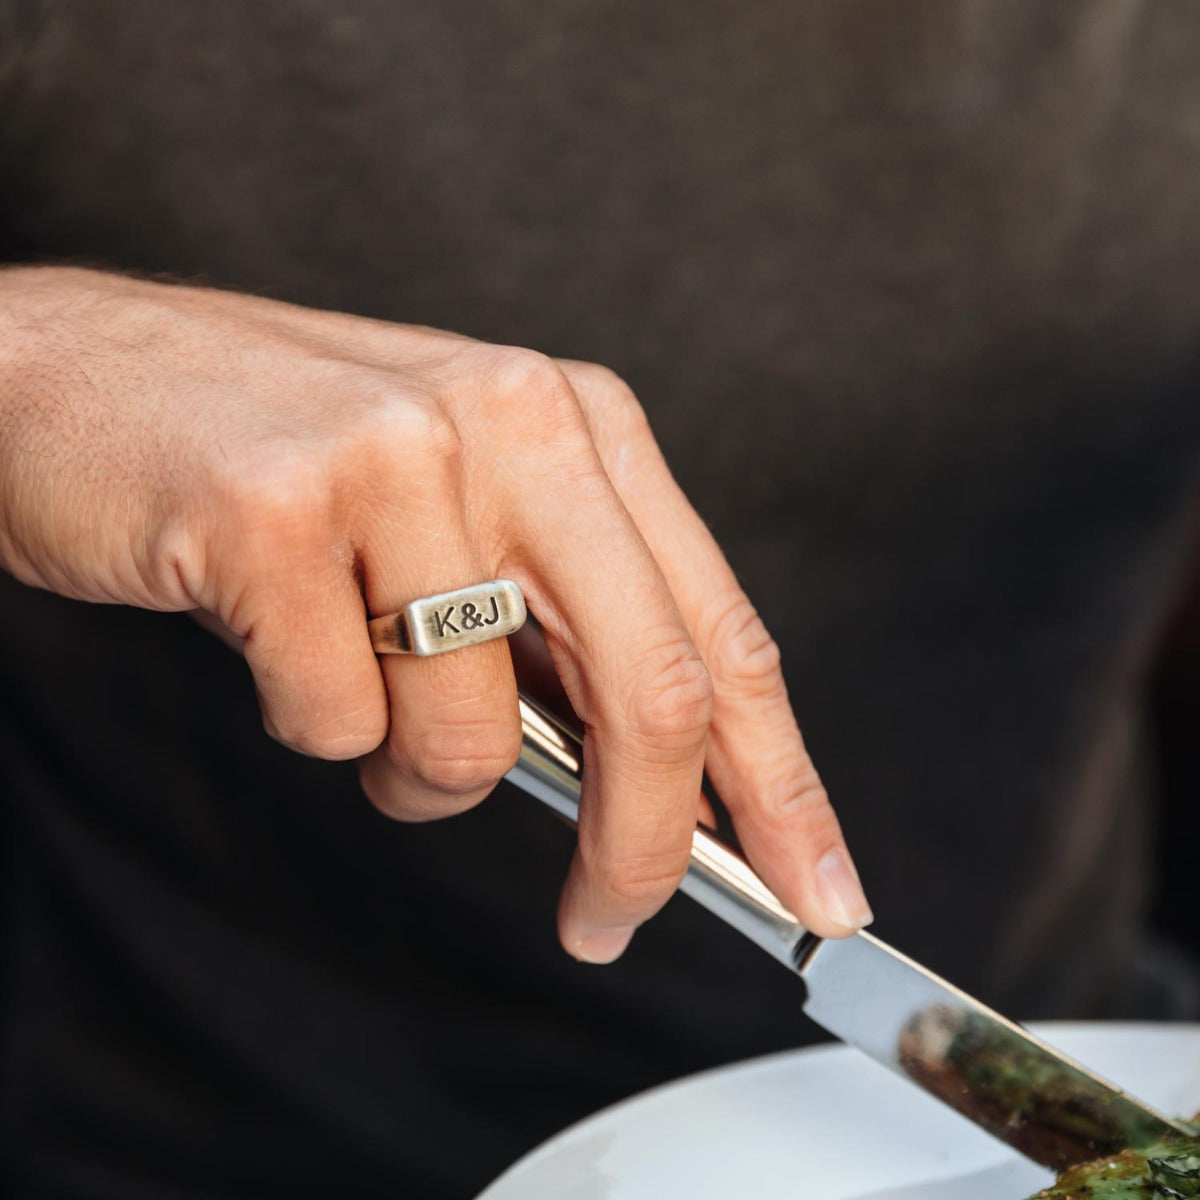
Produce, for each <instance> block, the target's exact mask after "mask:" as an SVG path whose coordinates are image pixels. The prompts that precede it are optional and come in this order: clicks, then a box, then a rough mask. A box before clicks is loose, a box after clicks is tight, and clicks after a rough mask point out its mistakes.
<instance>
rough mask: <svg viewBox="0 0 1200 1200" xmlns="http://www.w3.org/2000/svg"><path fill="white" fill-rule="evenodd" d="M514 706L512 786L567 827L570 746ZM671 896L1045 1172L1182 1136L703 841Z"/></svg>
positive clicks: (821, 1019)
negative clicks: (822, 929)
mask: <svg viewBox="0 0 1200 1200" xmlns="http://www.w3.org/2000/svg"><path fill="white" fill-rule="evenodd" d="M520 704H521V720H522V725H523V727H524V744H523V747H522V751H521V759H520V762H519V763H518V764H517V766H516V767H514V768H513V770H512V771H511V772H510V773H509V776H508V778H509V779H510V780H511V781H512V782H513V783H515V784H516V785H517V786H518V787H520V788H522V789H524V790H525V791H527V792H529V793H530V794H532V795H533V796H535V797H537V798H538V799H539V800H541V801H543V803H545V804H547V805H548V806H549V807H551V808H552V809H554V810H555V811H556V812H558V813H559V814H561V815H562V816H564V817H566V818H567V819H568V820H570V821H572V822H574V821H575V820H576V818H577V816H578V810H579V789H580V781H581V778H582V772H583V754H582V744H581V740H580V735H579V734H578V732H577V731H575V730H574V729H572V728H571V727H570V726H569V725H567V724H566V723H564V722H563V721H562V720H560V719H559V718H557V717H555V716H552V715H551V714H549V713H548V712H547V711H546V710H545V709H543V708H541V707H540V706H539V705H537V704H536V703H535V702H534V701H532V700H530V699H529V698H528V697H526V696H522V697H521V702H520ZM680 890H681V891H683V892H685V893H686V894H687V895H689V896H691V897H692V899H694V900H696V901H697V902H698V903H700V904H701V905H703V906H704V907H705V908H707V909H708V910H709V911H710V912H712V913H714V914H715V915H716V916H718V917H720V918H721V919H722V920H724V921H726V922H727V923H728V924H730V925H732V926H733V927H734V928H735V929H737V930H738V931H739V932H741V933H742V934H744V935H745V936H746V937H748V938H750V940H751V941H753V942H754V943H755V944H756V945H758V946H759V947H761V948H762V949H763V950H765V951H766V952H767V953H768V954H770V955H772V957H774V958H775V959H776V960H777V961H779V962H780V963H782V964H783V965H784V966H785V967H787V968H788V969H789V970H791V971H793V972H794V973H795V974H796V975H797V976H798V977H799V979H800V980H801V981H802V982H803V984H804V992H805V999H804V1001H803V1004H802V1007H803V1009H804V1011H805V1013H807V1015H808V1016H809V1017H811V1018H812V1019H813V1020H814V1021H816V1022H817V1023H818V1024H819V1025H821V1026H823V1027H824V1028H825V1029H827V1030H828V1031H829V1032H830V1033H832V1034H833V1035H834V1036H835V1037H838V1038H840V1039H841V1040H842V1041H844V1042H848V1043H850V1044H851V1045H853V1046H857V1047H858V1048H859V1049H860V1050H862V1051H864V1052H865V1053H866V1054H869V1055H870V1056H871V1057H872V1058H874V1059H875V1060H876V1061H878V1062H880V1063H882V1064H883V1065H885V1066H887V1067H889V1068H891V1069H892V1070H893V1071H895V1072H897V1073H898V1074H900V1075H901V1076H903V1077H904V1078H905V1079H907V1080H909V1081H910V1082H912V1083H914V1084H916V1085H917V1086H919V1087H922V1088H924V1089H925V1090H926V1091H927V1092H930V1093H931V1094H933V1095H934V1096H936V1097H937V1098H938V1099H939V1100H942V1101H943V1102H944V1103H946V1104H948V1105H950V1106H951V1107H952V1108H954V1109H955V1110H956V1111H957V1112H959V1113H961V1114H962V1115H963V1116H965V1117H966V1118H967V1119H969V1120H970V1121H972V1122H974V1123H975V1124H976V1125H979V1126H981V1127H982V1128H984V1129H986V1130H987V1131H988V1132H989V1133H991V1134H993V1135H994V1136H995V1137H997V1138H999V1139H1000V1140H1001V1141H1003V1142H1006V1143H1007V1144H1008V1145H1010V1146H1012V1147H1013V1148H1014V1149H1016V1150H1018V1151H1020V1153H1022V1154H1024V1155H1025V1156H1026V1157H1028V1158H1031V1159H1033V1160H1034V1161H1035V1162H1038V1163H1041V1164H1042V1165H1043V1166H1047V1167H1051V1168H1053V1169H1054V1170H1061V1169H1062V1168H1063V1167H1065V1166H1068V1165H1070V1164H1072V1163H1076V1162H1084V1161H1086V1160H1088V1159H1091V1158H1098V1157H1101V1156H1103V1155H1107V1154H1112V1153H1115V1152H1117V1151H1119V1150H1121V1149H1123V1148H1124V1147H1126V1146H1131V1145H1132V1146H1140V1145H1149V1144H1152V1143H1155V1142H1160V1141H1164V1140H1169V1139H1171V1138H1174V1137H1185V1136H1189V1131H1188V1130H1187V1129H1186V1128H1185V1127H1184V1126H1183V1125H1182V1124H1180V1123H1177V1122H1175V1121H1172V1120H1168V1119H1167V1118H1165V1117H1163V1116H1161V1115H1160V1114H1159V1113H1156V1112H1155V1111H1154V1110H1153V1109H1151V1108H1150V1107H1148V1106H1147V1105H1145V1104H1143V1103H1141V1101H1139V1100H1136V1099H1134V1098H1133V1097H1132V1096H1129V1095H1128V1094H1126V1093H1124V1092H1122V1091H1121V1090H1120V1089H1119V1088H1117V1087H1115V1086H1113V1085H1112V1084H1110V1083H1107V1082H1106V1081H1105V1080H1103V1079H1101V1078H1100V1077H1099V1076H1097V1075H1094V1074H1093V1073H1092V1072H1090V1071H1088V1070H1087V1068H1085V1067H1083V1066H1081V1065H1080V1064H1078V1063H1076V1062H1074V1061H1072V1060H1071V1059H1069V1058H1067V1057H1066V1056H1064V1055H1062V1054H1060V1053H1059V1052H1058V1051H1057V1050H1055V1049H1054V1048H1053V1047H1051V1046H1049V1045H1048V1044H1046V1043H1045V1042H1043V1041H1041V1040H1040V1039H1038V1038H1036V1037H1034V1036H1033V1035H1032V1034H1030V1033H1029V1032H1028V1031H1027V1030H1025V1029H1023V1028H1021V1026H1019V1025H1017V1024H1015V1023H1014V1022H1012V1021H1009V1020H1008V1019H1006V1018H1005V1017H1002V1016H1001V1015H1000V1014H999V1013H997V1012H994V1011H993V1010H992V1009H990V1008H988V1007H987V1006H986V1005H983V1004H981V1003H980V1002H979V1001H977V1000H974V999H973V998H972V997H970V996H968V995H967V994H966V993H965V992H963V991H960V990H959V989H958V988H956V987H954V986H953V985H951V984H949V983H947V982H946V981H945V980H944V979H941V978H939V977H938V976H937V975H935V974H934V973H933V972H931V971H929V970H927V969H926V968H925V967H923V966H921V965H920V964H919V963H917V962H914V961H913V960H912V959H910V958H908V957H906V956H905V955H903V954H901V953H900V952H899V951H897V950H894V949H892V947H890V946H888V945H886V944H885V943H884V942H881V941H880V940H879V939H878V938H876V937H873V936H872V935H871V934H868V933H858V934H854V935H853V936H851V937H848V938H843V939H838V940H832V939H830V940H823V939H821V938H817V937H814V936H813V935H812V934H810V933H809V932H808V931H807V930H806V929H805V928H804V926H803V925H801V924H800V922H799V921H797V920H796V918H795V917H794V916H793V915H792V914H791V913H790V912H788V910H787V909H786V908H785V907H784V906H783V905H782V904H781V903H780V902H779V900H778V899H777V898H776V897H775V896H774V894H773V893H772V892H771V891H770V889H769V888H768V887H767V886H766V884H764V883H763V882H762V880H760V879H759V878H758V876H757V875H755V874H754V872H753V870H752V869H751V868H750V866H749V865H748V864H747V863H746V861H745V860H744V859H742V858H741V857H740V856H739V855H737V854H735V853H734V852H733V851H732V850H730V849H729V848H728V847H727V846H724V845H723V844H722V843H721V842H719V841H717V840H716V839H715V838H714V837H712V836H711V835H710V834H709V833H708V832H707V831H705V830H702V829H698V830H697V831H696V834H695V836H694V838H693V842H692V858H691V863H690V865H689V867H688V872H687V876H686V877H685V879H684V881H683V883H682V884H681V886H680Z"/></svg>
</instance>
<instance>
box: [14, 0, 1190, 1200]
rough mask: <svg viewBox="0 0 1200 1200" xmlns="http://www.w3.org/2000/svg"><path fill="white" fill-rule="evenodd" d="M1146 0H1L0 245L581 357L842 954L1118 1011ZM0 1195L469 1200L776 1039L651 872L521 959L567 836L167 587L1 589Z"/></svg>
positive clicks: (739, 949) (1164, 219)
mask: <svg viewBox="0 0 1200 1200" xmlns="http://www.w3.org/2000/svg"><path fill="white" fill-rule="evenodd" d="M1198 60H1200V14H1198V13H1197V12H1196V10H1195V9H1194V7H1193V6H1191V5H1188V4H1182V3H1180V4H1174V3H1164V4H1159V5H1154V6H1136V5H1117V4H1110V5H1094V4H1091V3H1059V4H1055V5H1043V4H1024V3H986V2H981V3H973V4H969V5H965V4H959V3H929V4H923V5H920V6H917V5H895V4H891V3H887V2H885V0H879V2H877V3H853V4H847V3H840V2H839V3H818V4H808V5H794V4H788V3H781V2H776V0H750V2H746V0H740V2H737V3H734V2H730V0H687V2H686V3H685V2H682V0H680V2H669V3H661V4H652V5H651V4H645V3H642V2H639V0H618V2H601V0H579V2H576V3H571V4H563V3H557V4H555V3H547V2H544V0H507V2H505V3H494V4H489V5H477V4H471V3H465V2H464V0H444V2H443V3H439V4H437V5H417V4H405V3H385V2H383V0H337V2H334V0H328V2H327V0H305V2H304V3H294V4H282V3H267V2H260V3H256V4H235V3H219V4H204V5H165V4H159V3H152V2H150V0H121V2H120V3H110V4H97V3H84V2H82V0H76V2H71V0H57V2H52V0H45V2H38V0H20V2H18V0H0V247H2V248H3V251H4V253H5V255H6V257H7V258H8V259H9V260H11V261H41V260H46V259H59V258H67V259H70V260H73V261H85V262H90V263H94V264H99V265H105V266H111V267H113V268H117V269H126V270H138V271H149V272H164V273H170V274H171V275H174V276H177V277H184V278H188V279H200V280H207V281H211V282H214V283H218V284H221V285H225V286H231V287H237V288H243V289H247V290H253V291H258V292H262V293H266V294H270V295H273V296H277V297H281V298H284V299H289V300H294V301H297V302H300V303H305V304H313V305H320V306H324V307H334V308H342V309H347V310H350V311H354V312H359V313H364V314H369V315H372V316H377V317H384V318H389V319H394V320H401V321H416V322H420V323H423V324H428V325H434V326H445V327H449V328H454V329H459V330H462V331H464V332H467V333H470V334H472V335H474V336H477V337H482V338H488V339H492V340H497V341H503V342H510V343H516V344H521V345H527V346H532V347H535V348H537V349H540V350H543V351H546V352H548V353H552V354H557V355H564V356H570V357H574V358H585V359H592V360H596V361H599V362H603V363H605V364H607V365H609V366H611V367H613V368H615V369H616V370H617V371H619V372H620V373H621V374H622V375H624V376H625V378H626V379H628V381H629V382H630V383H631V384H632V385H633V387H634V389H635V390H636V391H637V393H638V394H639V397H640V398H641V400H642V402H643V403H644V405H645V407H646V408H647V411H648V412H649V414H650V417H651V420H652V423H653V425H654V427H655V430H656V432H657V434H658V436H659V438H660V440H661V442H662V444H663V446H664V449H665V451H666V454H667V457H668V459H669V461H670V462H671V464H672V466H673V468H674V469H675V471H676V473H677V474H678V476H679V477H680V479H681V482H682V483H683V485H684V487H685V489H686V490H687V491H688V493H689V494H690V495H691V496H692V498H693V500H694V502H695V503H696V505H697V507H698V508H699V509H700V511H701V513H702V514H703V515H704V516H705V518H706V519H707V520H708V521H709V522H710V523H711V525H712V527H713V528H714V530H715V532H716V534H717V536H718V539H719V540H720V542H721V543H722V545H723V546H724V547H725V548H726V550H727V552H728V554H729V557H730V559H731V561H732V562H733V564H734V566H735V568H736V569H737V570H738V572H739V574H740V575H741V577H742V578H743V580H744V581H745V584H746V587H747V590H748V591H749V593H750V595H751V597H752V598H753V599H754V600H755V601H756V603H757V604H758V606H759V608H760V609H761V611H762V612H763V614H764V617H765V618H766V620H767V623H768V625H769V626H770V627H771V629H772V630H773V632H774V633H775V635H776V637H777V639H778V640H779V642H780V643H781V645H782V646H783V649H784V654H785V669H786V674H787V677H788V680H789V685H790V688H791V692H792V696H793V699H794V703H795V706H796V709H797V713H798V715H799V717H800V721H801V724H802V727H803V728H804V729H805V732H806V736H807V739H808V742H809V745H810V748H811V749H812V751H813V755H814V758H815V760H816V762H817V764H818V766H819V767H820V768H821V770H822V774H823V776H824V778H825V780H826V782H827V784H828V785H829V788H830V791H831V794H832V796H833V799H834V802H835V804H836V806H837V807H838V811H839V813H840V815H841V817H842V819H843V822H844V824H845V826H846V829H847V833H848V837H849V841H850V844H851V846H852V848H853V849H854V850H855V852H856V856H857V858H858V861H859V864H860V867H861V869H862V873H863V876H864V880H865V882H866V885H867V888H868V892H869V894H870V896H871V899H872V901H873V904H874V907H875V911H876V913H877V914H878V918H879V921H878V929H879V931H880V932H881V933H882V934H883V935H884V936H885V937H887V938H888V939H889V940H891V941H893V942H895V943H896V944H898V945H900V946H901V947H902V948H904V949H906V950H908V951H909V952H911V953H914V954H916V955H917V956H919V957H921V958H923V959H926V960H927V961H928V962H929V963H930V965H932V966H934V967H935V968H937V969H939V970H941V971H942V972H943V973H945V974H947V975H949V976H950V977H951V978H953V979H954V980H955V981H957V982H959V983H961V984H962V985H964V986H966V987H968V988H970V989H972V990H975V991H978V992H980V993H982V994H983V995H984V996H985V997H986V998H988V999H990V1000H991V1001H993V1002H995V1003H997V1004H999V1005H1002V1006H1004V1007H1005V1008H1006V1009H1007V1010H1009V1011H1011V1012H1012V1013H1013V1014H1014V1015H1016V1016H1021V1017H1028V1016H1044V1015H1063V1016H1085V1015H1103V1014H1105V1013H1114V1012H1117V1011H1119V1009H1120V1005H1121V991H1120V981H1121V979H1122V977H1123V975H1124V972H1125V971H1126V969H1127V966H1128V963H1129V960H1130V956H1131V954H1132V951H1133V946H1134V941H1135V938H1136V935H1137V932H1138V929H1139V926H1140V922H1141V920H1142V916H1143V909H1144V904H1145V898H1144V890H1145V857H1146V855H1145V832H1144V831H1145V823H1146V820H1147V818H1148V815H1149V813H1150V811H1151V802H1152V797H1151V796H1150V795H1149V794H1148V792H1147V789H1146V787H1145V783H1144V780H1143V779H1142V778H1141V777H1140V775H1139V772H1138V769H1137V763H1138V755H1137V747H1138V744H1139V724H1140V696H1141V692H1140V689H1141V682H1142V673H1143V668H1144V664H1145V661H1146V658H1147V655H1148V653H1149V651H1150V648H1151V646H1152V643H1153V637H1154V632H1155V630H1156V628H1157V627H1158V625H1159V623H1160V622H1161V620H1162V619H1163V617H1164V615H1165V613H1166V612H1167V611H1168V610H1169V607H1170V604H1171V601H1172V598H1173V596H1174V594H1175V590H1176V581H1177V577H1178V574H1179V570H1180V566H1181V559H1182V554H1183V549H1184V544H1185V533H1186V527H1187V513H1188V510H1189V503H1190V499H1191V497H1192V495H1193V493H1194V487H1195V472H1196V467H1197V461H1198V456H1200V404H1198V403H1197V399H1196V395H1195V387H1196V381H1197V369H1196V368H1197V357H1196V352H1197V349H1198V348H1200V303H1197V299H1196V280H1197V278H1200V221H1198V220H1197V213H1198V212H1200V169H1198V168H1200V73H1198V72H1197V71H1196V69H1195V64H1196V62H1197V61H1198ZM0 794H2V796H3V804H4V810H5V817H4V820H5V824H6V832H7V836H6V839H5V845H6V852H5V858H6V867H5V872H4V885H3V886H4V889H5V890H4V899H5V907H4V921H5V925H4V949H5V963H6V967H5V974H4V996H3V1013H2V1018H0V1019H2V1022H3V1024H2V1034H3V1054H4V1058H3V1080H2V1087H3V1121H4V1133H3V1137H4V1169H5V1172H6V1181H5V1182H6V1184H7V1187H8V1194H11V1195H14V1196H21V1197H35V1196H55V1197H63V1196H79V1197H85V1196H86V1197H96V1198H99V1197H110V1196H111V1197H118V1196H119V1197H134V1196H147V1197H159V1196H172V1197H217V1196H220V1197H243V1196H245V1197H249V1196H262V1195H273V1194H276V1193H278V1194H281V1195H282V1194H287V1195H289V1196H293V1197H295V1196H303V1195H321V1196H327V1195H332V1194H336V1195H339V1196H356V1195H363V1196H367V1195H372V1196H373V1195H378V1194H382V1193H383V1192H384V1191H385V1189H397V1190H398V1191H399V1192H400V1194H403V1195H412V1196H422V1197H425V1196H428V1197H442V1196H445V1197H462V1196H466V1195H470V1194H472V1192H473V1191H474V1190H476V1189H477V1188H479V1187H481V1186H482V1185H483V1184H484V1182H486V1181H487V1179H489V1178H490V1177H491V1176H492V1175H494V1174H495V1173H497V1172H498V1171H499V1170H500V1169H501V1168H502V1167H503V1166H505V1165H506V1164H507V1163H508V1162H509V1161H511V1160H512V1159H513V1158H514V1157H516V1156H517V1155H518V1154H519V1153H520V1152H521V1151H523V1150H524V1149H526V1148H527V1147H528V1146H530V1145H531V1144H533V1143H534V1142H536V1141H537V1140H539V1139H540V1138H542V1137H544V1136H546V1135H548V1134H549V1133H551V1132H553V1131H554V1130H556V1129H558V1128H560V1127H561V1126H563V1125H565V1124H566V1123H568V1122H570V1121H572V1120H574V1119H576V1118H577V1117H579V1116H581V1115H583V1114H584V1113H586V1112H589V1111H591V1110H593V1109H594V1108H596V1107H598V1106H600V1105H602V1104H604V1103H606V1102H608V1101H611V1100H614V1099H617V1098H619V1097H622V1096H625V1095H627V1094H629V1093H630V1092H632V1091H634V1090H636V1089H639V1088H641V1087H643V1086H646V1085H648V1084H650V1083H653V1082H656V1081H659V1080H662V1079H666V1078H670V1077H672V1076H675V1075H678V1074H681V1073H683V1072H686V1071H689V1070H693V1069H696V1068H699V1067H702V1066H706V1065H710V1064H714V1063H718V1062H722V1061H728V1060H731V1059H735V1058H740V1057H744V1056H747V1055H751V1054H756V1053H759V1052H763V1051H768V1050H772V1049H776V1048H781V1047H787V1046H792V1045H795V1044H798V1043H801V1042H802V1041H804V1040H806V1039H810V1038H812V1037H813V1036H816V1034H815V1031H814V1030H813V1029H812V1027H811V1026H809V1025H807V1024H806V1022H805V1021H804V1020H803V1018H802V1017H801V1016H800V1014H799V1010H798V1005H799V996H798V993H797V987H796V985H795V983H794V981H793V980H791V979H790V978H789V977H788V976H787V974H786V973H785V972H782V971H780V970H779V968H778V967H777V966H776V965H775V964H774V963H772V962H770V961H769V960H767V959H766V958H765V956H763V955H761V954H760V953H758V952H756V951H755V950H753V949H752V948H751V947H749V946H748V945H746V944H743V943H742V942H741V941H740V940H739V939H738V937H737V936H736V935H735V934H733V933H731V932H729V931H727V930H725V929H724V928H722V927H720V926H719V925H718V924H717V923H716V922H715V921H713V920H712V919H711V918H709V917H707V916H706V915H705V914H704V913H701V912H698V911H695V910H693V908H692V907H691V906H690V905H689V904H688V902H686V901H684V900H676V901H673V902H672V903H671V904H670V905H669V906H668V909H667V910H666V911H665V912H664V913H663V914H662V916H661V917H659V918H658V919H657V920H655V921H654V922H652V923H651V924H650V925H649V926H648V927H647V928H645V929H644V930H643V931H641V933H640V934H639V936H638V937H637V939H635V943H634V946H633V948H632V950H631V951H630V953H629V954H628V956H627V958H626V959H625V960H624V961H622V962H621V963H620V964H619V965H617V966H615V967H612V968H609V969H596V968H587V967H583V966H580V965H577V964H575V963H573V962H571V961H570V960H569V959H567V958H566V956H565V955H563V953H562V952H561V950H560V949H559V948H558V946H557V943H556V940H555V935H554V922H553V913H554V900H555V895H556V892H557V887H558V883H559V880H560V878H561V875H562V873H563V871H564V870H565V867H566V863H567V860H568V857H569V853H570V835H569V833H568V832H567V831H566V830H565V829H563V828H561V827H560V826H559V825H558V823H557V822H555V821H554V820H553V819H550V818H549V817H548V816H547V814H546V813H545V812H544V811H542V810H541V809H540V807H539V806H537V805H536V804H534V803H533V802H532V801H530V800H528V799H526V798H525V797H523V796H521V795H519V794H517V793H514V792H512V791H511V790H510V789H506V788H502V789H501V791H500V792H499V793H498V794H497V795H496V796H495V797H494V798H493V799H492V800H490V801H488V802H487V803H486V804H484V805H483V806H481V807H480V808H479V809H478V810H476V811H475V812H473V813H471V814H469V815H467V816H465V817H462V818H458V819H455V820H452V821H447V822H442V823H438V824H433V825H428V826H399V825H390V824H388V823H387V822H386V821H385V819H384V818H383V817H381V816H380V815H378V814H377V813H376V812H375V811H374V810H373V809H371V808H370V806H369V805H368V804H367V803H366V802H365V801H364V800H363V799H362V797H361V796H360V795H359V794H358V789H357V785H356V781H355V776H354V770H353V767H352V766H351V765H346V764H340V765H332V764H324V763H320V762H314V761H309V760H305V759H301V758H298V757H296V756H294V755H291V754H289V753H288V752H287V751H285V750H283V749H281V748H280V747H278V746H276V745H274V744H273V743H271V742H270V741H268V740H267V738H266V737H265V735H264V734H263V733H262V731H261V725H260V722H259V718H258V715H257V711H256V706H255V698H254V692H253V688H252V686H251V683H250V679H249V675H248V672H247V671H246V670H245V668H244V666H243V664H241V663H240V662H239V661H238V660H237V659H236V657H234V656H233V655H232V654H230V653H229V652H227V651H226V650H225V649H223V648H222V647H221V646H219V645H218V644H216V643H215V642H214V641H213V640H212V639H211V638H209V637H208V635H206V634H205V633H204V632H202V631H201V630H200V629H198V628H196V627H195V626H194V625H193V624H192V623H191V622H190V621H189V620H188V619H187V618H186V617H183V616H163V615H155V614H147V613H142V612H135V611H126V610H120V609H116V608H102V607H89V606H85V605H82V604H77V603H73V602H69V601H65V600H61V599H57V598H54V597H50V596H48V595H45V594H42V593H36V592H33V591H30V590H28V589H24V588H22V587H20V586H19V585H17V584H15V583H14V582H13V581H11V580H10V579H7V578H4V579H0Z"/></svg>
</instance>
